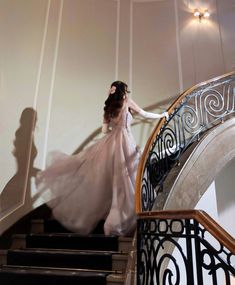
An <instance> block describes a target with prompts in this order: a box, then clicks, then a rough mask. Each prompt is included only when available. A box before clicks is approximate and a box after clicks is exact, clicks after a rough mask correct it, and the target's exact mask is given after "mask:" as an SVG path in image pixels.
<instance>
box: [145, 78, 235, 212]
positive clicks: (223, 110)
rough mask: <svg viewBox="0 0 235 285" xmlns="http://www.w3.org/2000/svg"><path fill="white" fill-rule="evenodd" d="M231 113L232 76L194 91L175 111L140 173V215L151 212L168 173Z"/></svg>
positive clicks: (234, 87)
mask: <svg viewBox="0 0 235 285" xmlns="http://www.w3.org/2000/svg"><path fill="white" fill-rule="evenodd" d="M234 112H235V75H234V74H233V75H229V76H227V77H224V78H222V79H219V80H216V81H213V82H210V83H207V84H204V85H203V86H200V87H198V88H197V89H194V90H193V91H192V92H191V93H189V94H188V95H187V96H186V97H184V98H183V99H182V101H181V102H180V103H178V105H177V106H176V107H175V109H174V110H173V112H172V113H171V115H170V118H169V119H168V121H167V122H165V124H164V125H163V127H162V128H161V130H160V132H159V133H158V134H157V135H156V138H155V139H154V141H153V143H152V146H151V148H150V151H149V153H148V157H147V159H146V163H145V166H144V169H143V174H142V181H141V203H142V205H141V208H142V211H151V210H152V207H153V205H154V202H155V199H156V198H157V196H158V194H159V192H162V191H164V181H165V178H166V176H167V175H168V173H169V172H170V170H171V169H172V168H173V167H174V166H175V165H177V163H178V162H179V161H180V157H181V155H182V154H183V153H184V152H185V150H186V149H187V148H188V147H189V146H190V145H191V144H192V143H193V142H195V141H197V140H198V139H199V137H200V135H202V134H203V133H204V132H205V131H206V130H208V129H210V128H212V127H213V126H215V125H216V124H218V123H220V122H223V120H225V119H226V117H227V116H229V115H231V114H233V113H234Z"/></svg>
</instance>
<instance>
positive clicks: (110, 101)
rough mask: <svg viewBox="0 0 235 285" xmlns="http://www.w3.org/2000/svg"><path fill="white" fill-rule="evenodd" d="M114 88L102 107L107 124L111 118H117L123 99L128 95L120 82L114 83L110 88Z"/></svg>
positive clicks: (125, 86) (126, 88)
mask: <svg viewBox="0 0 235 285" xmlns="http://www.w3.org/2000/svg"><path fill="white" fill-rule="evenodd" d="M110 87H111V88H112V87H115V88H116V89H115V88H114V89H115V91H113V92H112V93H109V96H108V98H107V100H106V101H105V103H104V104H105V106H104V119H105V120H106V121H107V122H109V121H110V119H111V118H115V117H117V116H118V114H119V112H120V110H121V109H122V106H123V101H124V99H125V94H126V93H129V91H128V86H127V84H126V83H124V82H122V81H114V82H113V83H112V84H111V86H110Z"/></svg>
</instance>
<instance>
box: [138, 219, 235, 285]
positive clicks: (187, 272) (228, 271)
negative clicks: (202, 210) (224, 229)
mask: <svg viewBox="0 0 235 285" xmlns="http://www.w3.org/2000/svg"><path fill="white" fill-rule="evenodd" d="M234 258H235V256H234V255H233V254H232V253H231V252H229V250H227V248H226V247H225V246H223V245H222V244H221V243H219V242H218V241H216V240H213V237H212V236H210V235H208V232H207V230H206V229H205V228H204V227H203V226H202V225H200V224H198V222H197V221H196V220H194V219H154V218H147V219H139V220H138V224H137V284H138V285H142V284H144V285H152V284H155V285H193V284H200V285H202V284H206V285H210V284H213V285H215V284H218V285H221V284H227V285H229V284H230V276H231V275H233V276H234V275H235V267H234V264H232V262H234ZM232 260H233V261H232ZM221 280H223V283H221Z"/></svg>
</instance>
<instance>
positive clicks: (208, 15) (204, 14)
mask: <svg viewBox="0 0 235 285" xmlns="http://www.w3.org/2000/svg"><path fill="white" fill-rule="evenodd" d="M203 17H204V18H209V17H210V13H209V12H208V10H206V11H205V12H204V13H203Z"/></svg>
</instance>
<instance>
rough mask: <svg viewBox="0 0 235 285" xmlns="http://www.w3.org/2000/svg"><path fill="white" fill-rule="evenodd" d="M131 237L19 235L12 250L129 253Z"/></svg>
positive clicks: (69, 234)
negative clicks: (37, 249) (40, 249)
mask: <svg viewBox="0 0 235 285" xmlns="http://www.w3.org/2000/svg"><path fill="white" fill-rule="evenodd" d="M131 242H132V238H131V237H117V236H105V235H100V234H96V235H88V236H81V235H79V234H76V233H53V234H48V233H43V234H26V235H25V234H17V235H14V236H13V242H12V248H26V247H28V248H53V249H59V248H61V249H78V250H79V249H80V250H103V251H121V252H129V250H130V247H131Z"/></svg>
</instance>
